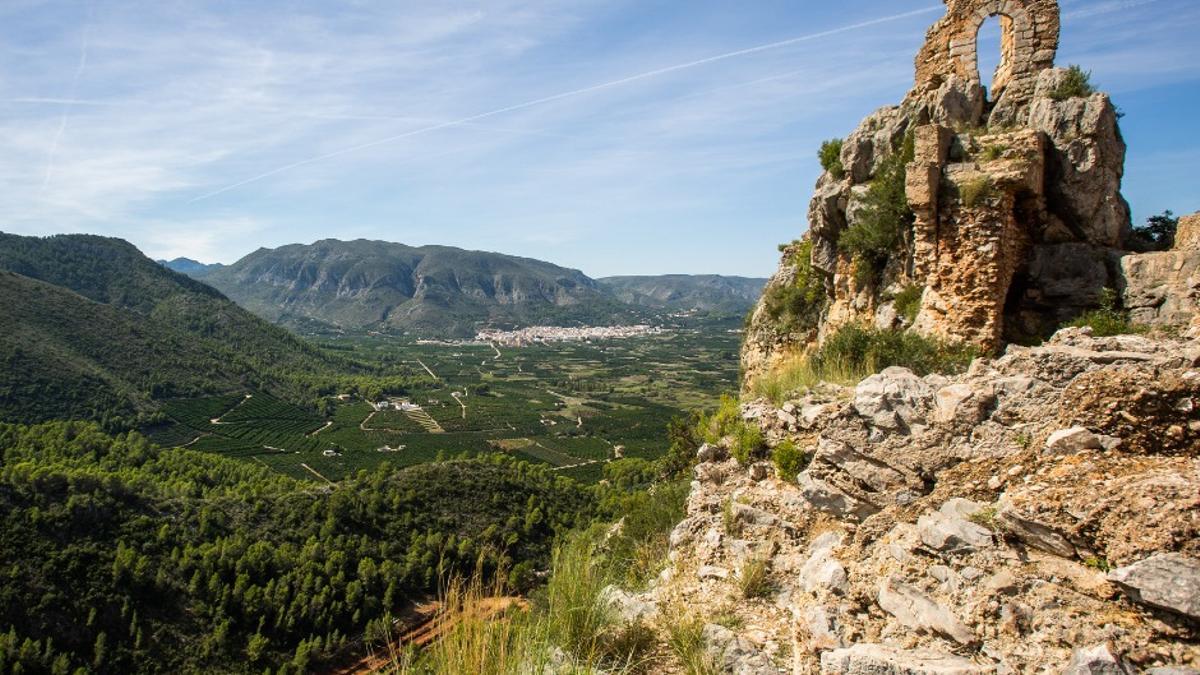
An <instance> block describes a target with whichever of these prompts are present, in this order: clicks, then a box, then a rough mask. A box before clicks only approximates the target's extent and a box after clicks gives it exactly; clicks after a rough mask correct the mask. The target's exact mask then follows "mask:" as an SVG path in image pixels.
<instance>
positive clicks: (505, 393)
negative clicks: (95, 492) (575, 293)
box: [146, 324, 740, 482]
mask: <svg viewBox="0 0 1200 675" xmlns="http://www.w3.org/2000/svg"><path fill="white" fill-rule="evenodd" d="M739 340H740V334H738V333H737V332H733V331H731V326H729V325H724V324H723V325H721V326H717V327H714V326H702V327H695V326H692V327H686V326H685V327H679V328H677V329H676V330H672V331H668V332H665V333H663V334H660V335H652V336H645V337H640V338H633V339H626V340H611V341H604V342H597V343H594V344H589V343H558V344H548V345H534V346H528V347H501V348H500V349H499V351H500V356H497V355H496V351H497V350H495V349H493V348H492V347H491V346H490V345H431V344H413V343H411V342H404V341H400V340H396V339H389V338H386V337H381V336H360V337H355V338H345V339H343V340H342V342H341V343H339V344H338V345H337V347H338V350H339V351H340V352H341V353H343V354H345V353H347V352H349V353H350V354H352V355H353V357H354V358H355V359H358V360H361V361H367V362H370V361H380V362H384V361H386V362H392V363H394V362H396V361H402V362H404V363H409V364H411V365H412V366H414V367H415V368H420V365H419V364H418V361H419V362H421V363H423V364H425V365H427V366H428V367H429V369H430V370H432V371H433V372H435V373H437V376H438V381H437V383H436V385H434V384H433V383H432V381H431V386H432V387H434V388H430V389H423V390H419V391H414V392H410V393H409V396H408V397H407V400H411V401H412V402H413V403H416V404H417V405H419V406H420V410H416V411H404V412H401V411H399V410H386V411H379V412H376V411H375V410H374V409H373V408H372V407H371V406H370V405H368V403H367V402H365V401H362V400H357V399H352V400H349V401H333V409H332V413H331V414H330V415H329V416H328V417H323V416H319V415H317V414H316V413H314V412H311V411H308V410H305V409H303V408H300V407H298V406H295V405H292V404H290V403H287V402H284V401H280V400H277V399H274V398H271V397H269V396H267V395H265V394H261V393H256V392H246V393H243V394H232V395H228V396H215V397H209V398H202V399H188V400H178V401H172V402H171V403H170V404H169V405H168V406H167V412H168V415H169V416H170V418H171V420H172V423H171V424H167V425H159V426H157V427H154V428H151V429H147V430H146V431H147V432H148V433H149V434H151V437H152V439H153V440H155V441H156V442H158V443H160V444H163V445H185V444H190V445H189V447H192V448H195V449H198V450H204V451H208V452H216V453H221V454H225V455H230V456H235V457H240V458H244V459H246V460H247V461H254V462H260V463H262V464H266V465H268V466H270V467H272V468H274V469H276V470H278V471H280V472H282V473H285V474H287V475H289V476H293V477H295V478H299V479H304V480H313V481H321V480H325V479H327V480H330V481H334V482H336V481H338V480H340V479H341V478H343V477H345V476H346V475H348V474H350V473H352V472H354V471H357V470H359V469H369V468H372V467H374V466H377V465H379V464H380V463H382V462H388V463H389V464H391V465H393V466H408V465H413V464H419V463H422V462H429V461H435V460H437V459H438V458H439V457H453V456H459V455H464V454H466V455H474V454H479V453H486V452H507V453H511V454H513V455H515V456H518V457H521V458H523V459H526V460H528V461H531V462H538V463H544V464H550V465H552V466H554V467H556V468H557V470H559V471H561V472H562V473H563V475H566V476H571V477H574V478H577V479H580V480H586V481H595V480H599V479H600V478H601V477H602V476H603V471H604V466H605V464H606V463H608V462H610V461H612V460H613V459H614V457H615V456H616V450H615V448H616V446H621V447H622V453H623V456H624V457H627V458H634V457H640V458H646V459H653V458H655V457H657V456H659V455H660V454H662V452H663V451H664V450H665V446H666V434H665V428H666V425H667V423H668V421H670V419H671V418H672V417H674V416H676V415H679V414H681V413H682V412H684V411H686V410H690V409H694V408H703V407H711V406H712V405H713V404H714V403H715V400H714V399H715V397H716V396H717V395H718V394H719V392H722V391H730V390H732V389H733V388H734V387H735V386H736V384H735V382H736V378H737V359H736V354H737V351H738V345H739ZM247 393H248V394H250V395H249V396H247V395H246V394H247ZM464 408H465V410H464ZM329 451H332V453H331V454H330V453H329Z"/></svg>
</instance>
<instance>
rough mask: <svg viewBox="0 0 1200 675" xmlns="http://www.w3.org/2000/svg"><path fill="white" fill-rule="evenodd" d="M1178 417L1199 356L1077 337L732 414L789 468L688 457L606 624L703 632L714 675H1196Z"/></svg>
mask: <svg viewBox="0 0 1200 675" xmlns="http://www.w3.org/2000/svg"><path fill="white" fill-rule="evenodd" d="M1198 404H1200V344H1198V343H1197V342H1196V341H1194V340H1191V341H1189V340H1171V339H1162V340H1155V339H1149V338H1145V337H1141V336H1120V337H1112V338H1095V337H1092V336H1091V335H1089V331H1088V330H1087V329H1065V330H1063V331H1060V332H1059V333H1057V334H1056V335H1055V336H1054V338H1052V339H1051V340H1050V341H1049V342H1047V343H1046V344H1044V345H1041V346H1038V347H1029V348H1026V347H1011V348H1009V350H1008V353H1007V354H1005V355H1004V356H1002V357H1000V358H997V359H994V360H992V359H978V360H976V362H975V363H974V364H973V365H972V367H971V369H970V371H969V372H968V373H966V374H964V375H961V376H957V377H953V378H947V377H943V376H939V375H930V376H926V377H923V378H922V377H917V376H915V375H914V374H913V373H912V372H910V371H908V370H906V369H903V368H891V369H887V370H885V371H884V372H882V373H879V374H877V375H874V376H872V377H869V378H867V379H865V380H863V381H862V382H860V383H859V384H858V385H856V386H853V387H836V386H832V385H826V386H824V387H823V388H822V389H821V390H820V391H819V392H817V393H810V394H808V395H806V396H804V397H803V398H801V399H798V400H795V401H789V402H787V403H785V404H783V405H782V406H781V407H775V406H773V405H771V404H769V403H767V402H765V401H755V402H751V403H746V404H744V405H743V407H742V414H743V417H744V419H745V420H746V422H747V423H749V424H754V425H758V426H759V427H760V428H762V429H763V430H764V432H765V434H766V439H767V443H768V444H769V445H772V446H776V447H777V446H778V445H779V444H781V443H783V442H784V441H790V442H792V443H794V444H796V445H797V446H798V447H800V448H802V449H803V450H804V451H805V452H806V454H807V455H808V463H807V466H806V467H805V468H804V469H803V470H802V471H800V473H799V474H798V475H785V474H782V473H781V472H780V471H779V469H777V468H776V466H775V465H773V464H771V463H770V462H765V461H759V462H754V463H750V464H741V463H739V462H738V461H736V460H734V459H731V458H730V457H729V452H728V451H727V447H728V446H729V445H732V444H733V443H734V441H733V440H732V439H727V440H725V441H723V442H722V443H720V444H716V445H711V446H709V445H706V446H704V447H703V448H701V451H700V458H701V463H700V464H699V465H697V467H696V469H695V480H694V481H693V483H692V490H691V494H690V497H689V500H688V506H687V518H686V519H685V520H684V521H683V522H681V523H679V525H678V526H677V527H676V528H675V530H674V531H673V532H672V534H671V553H670V565H669V566H668V568H667V570H666V571H665V572H664V573H663V574H662V575H661V576H660V578H659V580H658V582H657V583H656V585H655V586H654V587H653V588H652V589H651V590H650V591H648V592H647V593H644V594H642V595H641V596H619V597H618V598H617V604H618V606H619V607H620V608H621V609H622V610H623V611H624V612H625V613H626V614H627V615H629V614H638V613H640V614H643V615H650V616H653V614H654V611H655V610H654V608H657V607H659V606H674V607H679V606H683V607H687V608H688V609H689V611H691V612H693V613H694V614H695V615H696V616H700V617H709V620H710V621H712V623H710V625H708V626H706V628H705V638H706V641H707V644H708V648H709V650H710V653H711V654H712V655H713V657H714V659H716V660H717V661H718V662H719V663H720V664H721V670H722V672H732V673H787V672H794V673H816V672H825V673H864V674H865V673H872V674H874V673H906V674H916V673H1029V672H1066V673H1136V672H1153V673H1187V672H1196V671H1195V670H1187V667H1190V668H1196V667H1200V489H1198V488H1200V407H1198ZM756 566H757V567H759V568H760V569H762V570H764V573H765V575H766V583H765V584H763V586H764V587H765V589H766V590H765V592H761V593H759V594H756V596H757V597H749V598H748V597H746V592H745V586H744V585H743V584H742V579H744V578H745V575H746V574H747V573H748V572H747V570H750V569H753V568H754V567H756ZM731 615H732V617H733V618H732V619H731V618H730V616H731ZM718 616H720V617H724V618H723V619H722V620H721V622H722V623H723V624H725V625H724V626H723V625H719V624H718V623H716V622H715V619H713V617H718ZM727 626H733V628H729V627H727Z"/></svg>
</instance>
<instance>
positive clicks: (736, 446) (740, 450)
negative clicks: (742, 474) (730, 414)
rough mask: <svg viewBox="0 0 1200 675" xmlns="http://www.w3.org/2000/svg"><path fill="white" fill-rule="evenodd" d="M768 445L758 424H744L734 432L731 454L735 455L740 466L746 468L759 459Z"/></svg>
mask: <svg viewBox="0 0 1200 675" xmlns="http://www.w3.org/2000/svg"><path fill="white" fill-rule="evenodd" d="M766 445H767V444H766V441H765V440H763V433H762V429H760V428H759V427H758V425H757V424H753V423H751V424H747V423H745V422H742V423H740V424H739V425H738V427H737V428H736V429H735V430H734V433H733V443H732V446H731V447H730V448H729V454H731V455H733V457H734V459H736V460H737V461H738V464H741V465H742V466H745V465H747V464H749V463H750V462H752V461H754V460H755V459H757V458H758V457H759V455H760V453H761V451H762V450H763V449H764V448H765V447H766Z"/></svg>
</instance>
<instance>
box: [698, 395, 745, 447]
mask: <svg viewBox="0 0 1200 675" xmlns="http://www.w3.org/2000/svg"><path fill="white" fill-rule="evenodd" d="M741 421H742V409H741V406H740V405H738V400H737V399H736V398H734V397H732V396H730V395H729V394H721V401H720V403H718V404H717V409H716V411H715V412H713V413H712V414H711V415H701V416H700V422H699V425H700V436H701V438H702V439H703V440H704V442H705V443H712V444H713V445H716V444H717V443H720V442H721V439H723V438H725V437H726V436H729V435H730V434H732V433H733V432H734V430H735V429H736V428H737V426H738V425H739V424H741Z"/></svg>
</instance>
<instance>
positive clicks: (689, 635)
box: [667, 611, 721, 675]
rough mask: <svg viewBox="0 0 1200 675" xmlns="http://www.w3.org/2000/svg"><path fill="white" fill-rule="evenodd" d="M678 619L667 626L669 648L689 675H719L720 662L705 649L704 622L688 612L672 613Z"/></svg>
mask: <svg viewBox="0 0 1200 675" xmlns="http://www.w3.org/2000/svg"><path fill="white" fill-rule="evenodd" d="M672 614H673V615H675V616H676V617H678V618H677V619H676V620H675V621H672V622H671V623H669V624H668V625H667V646H668V647H670V649H671V653H672V654H674V656H675V658H676V659H678V660H679V663H680V665H682V666H683V671H684V672H685V673H687V675H717V673H719V672H721V669H720V664H719V663H718V660H717V659H716V658H714V657H713V655H712V654H711V653H709V651H708V650H707V649H706V648H705V642H704V622H703V621H701V620H699V619H696V618H693V617H691V616H689V615H688V613H687V612H686V611H683V612H678V613H676V612H672Z"/></svg>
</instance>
